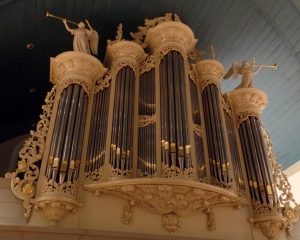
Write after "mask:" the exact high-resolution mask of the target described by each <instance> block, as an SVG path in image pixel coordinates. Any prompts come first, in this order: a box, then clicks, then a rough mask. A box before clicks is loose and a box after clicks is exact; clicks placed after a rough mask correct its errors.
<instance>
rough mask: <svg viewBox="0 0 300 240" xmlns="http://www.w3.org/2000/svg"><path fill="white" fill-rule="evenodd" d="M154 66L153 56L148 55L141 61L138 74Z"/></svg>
mask: <svg viewBox="0 0 300 240" xmlns="http://www.w3.org/2000/svg"><path fill="white" fill-rule="evenodd" d="M153 68H155V56H154V55H148V56H147V58H146V59H145V60H144V61H142V62H141V70H140V74H141V75H142V74H143V73H145V72H149V71H150V70H151V69H153Z"/></svg>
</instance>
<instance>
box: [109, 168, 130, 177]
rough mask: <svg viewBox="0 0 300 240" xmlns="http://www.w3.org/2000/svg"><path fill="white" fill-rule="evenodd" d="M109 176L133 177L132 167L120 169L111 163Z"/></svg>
mask: <svg viewBox="0 0 300 240" xmlns="http://www.w3.org/2000/svg"><path fill="white" fill-rule="evenodd" d="M109 177H110V178H111V179H117V178H124V177H125V178H130V177H132V169H129V170H128V169H124V170H122V169H119V168H114V167H113V166H112V165H109Z"/></svg>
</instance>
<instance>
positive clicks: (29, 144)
mask: <svg viewBox="0 0 300 240" xmlns="http://www.w3.org/2000/svg"><path fill="white" fill-rule="evenodd" d="M55 95H56V86H53V88H52V90H51V91H50V92H48V94H47V96H46V99H45V105H43V106H42V109H43V113H42V114H41V115H40V120H39V122H38V123H37V126H36V130H35V131H30V135H31V136H30V138H29V139H28V140H26V141H25V143H24V146H23V148H22V149H21V151H20V152H19V158H20V160H19V161H18V164H17V169H16V170H15V172H13V173H6V174H5V177H6V178H10V179H11V189H12V192H13V193H14V195H15V196H16V197H17V198H19V199H21V200H23V201H24V202H23V206H24V207H25V209H26V213H25V214H24V216H25V217H26V218H29V217H30V214H31V209H32V202H31V201H32V198H33V197H34V196H35V192H36V182H37V179H38V176H39V167H38V162H39V161H41V159H42V157H43V154H44V147H45V142H46V137H47V134H48V129H49V123H50V118H51V114H52V108H53V104H54V99H55Z"/></svg>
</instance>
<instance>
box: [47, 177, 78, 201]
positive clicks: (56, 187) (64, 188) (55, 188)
mask: <svg viewBox="0 0 300 240" xmlns="http://www.w3.org/2000/svg"><path fill="white" fill-rule="evenodd" d="M76 190H77V183H76V182H69V181H68V182H64V183H57V182H56V181H54V180H53V179H45V180H44V184H43V186H42V194H47V193H66V194H69V195H71V196H74V197H75V196H76Z"/></svg>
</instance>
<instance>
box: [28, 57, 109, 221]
mask: <svg viewBox="0 0 300 240" xmlns="http://www.w3.org/2000/svg"><path fill="white" fill-rule="evenodd" d="M104 72H105V68H104V67H103V65H102V64H101V62H100V61H99V60H97V59H96V58H94V57H93V56H91V55H88V54H85V53H79V52H65V53H62V54H60V55H58V56H57V57H55V58H53V59H51V66H50V80H51V82H52V83H53V84H55V85H56V88H57V92H56V99H55V103H56V105H55V106H54V107H55V108H54V111H53V112H52V116H51V122H52V124H53V125H52V127H51V126H50V127H51V128H50V130H51V131H49V132H48V135H47V142H46V145H45V149H46V151H45V153H44V155H43V160H42V164H41V170H40V177H39V181H38V188H37V195H36V199H35V200H34V204H35V209H36V210H40V211H41V212H42V214H43V215H44V216H45V217H46V218H47V219H48V220H49V221H50V223H51V225H56V224H58V222H59V221H60V220H61V219H63V218H64V217H65V216H66V215H67V214H68V213H71V212H76V211H77V209H78V207H79V206H80V204H79V202H78V201H77V200H76V192H77V187H78V186H77V185H78V184H77V183H78V178H79V172H80V165H81V164H82V163H81V156H82V149H83V140H84V135H85V134H84V133H85V131H86V126H89V121H90V113H89V114H87V112H88V108H89V105H91V104H92V101H93V94H92V93H93V91H94V85H95V81H96V80H97V79H99V78H101V77H102V76H103V74H104Z"/></svg>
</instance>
